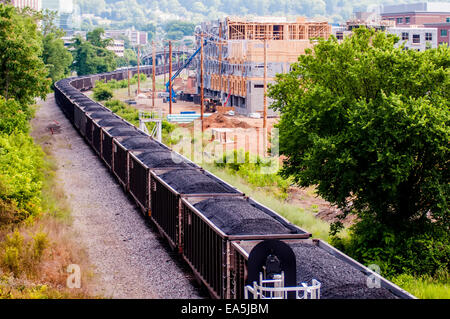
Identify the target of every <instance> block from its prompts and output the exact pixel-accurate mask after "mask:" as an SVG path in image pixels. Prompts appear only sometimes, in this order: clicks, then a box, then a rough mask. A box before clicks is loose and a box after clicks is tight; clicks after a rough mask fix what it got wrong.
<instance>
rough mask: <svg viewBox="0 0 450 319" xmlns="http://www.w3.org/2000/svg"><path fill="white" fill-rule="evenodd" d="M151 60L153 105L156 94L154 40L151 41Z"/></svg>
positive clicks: (153, 104)
mask: <svg viewBox="0 0 450 319" xmlns="http://www.w3.org/2000/svg"><path fill="white" fill-rule="evenodd" d="M152 49H153V50H152V51H153V52H152V61H153V63H152V64H153V72H152V73H153V75H152V78H153V81H152V89H153V94H152V106H153V107H154V106H155V94H156V84H155V79H156V76H155V73H156V50H155V42H154V41H152Z"/></svg>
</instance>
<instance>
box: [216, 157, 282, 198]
mask: <svg viewBox="0 0 450 319" xmlns="http://www.w3.org/2000/svg"><path fill="white" fill-rule="evenodd" d="M276 160H277V159H270V160H267V159H262V158H261V157H260V156H253V155H250V153H249V152H244V151H243V150H239V151H236V150H234V151H231V152H228V153H226V154H223V155H222V159H221V160H220V161H217V160H216V161H214V164H215V166H217V167H221V168H227V169H228V170H230V171H231V172H233V173H234V174H238V175H240V176H241V177H243V178H244V179H245V180H246V181H247V182H249V183H250V184H251V185H253V186H257V187H271V186H275V188H276V189H277V190H279V191H280V194H278V195H279V196H281V197H284V198H285V197H287V190H288V188H289V186H290V181H289V179H284V178H282V177H281V176H280V175H278V174H277V173H266V172H264V171H263V168H269V167H273V166H272V165H276V163H274V161H276Z"/></svg>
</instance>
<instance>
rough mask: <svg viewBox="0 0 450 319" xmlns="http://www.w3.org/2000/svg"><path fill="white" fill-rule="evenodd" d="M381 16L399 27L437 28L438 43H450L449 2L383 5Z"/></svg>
mask: <svg viewBox="0 0 450 319" xmlns="http://www.w3.org/2000/svg"><path fill="white" fill-rule="evenodd" d="M380 16H381V17H382V19H385V20H391V21H395V23H396V25H397V27H408V26H410V25H415V26H417V27H420V26H421V27H424V28H432V29H437V35H436V38H437V44H438V45H440V44H443V43H446V44H447V45H448V44H449V43H450V3H448V2H421V3H411V4H401V5H389V6H382V7H381V12H380ZM428 33H429V32H428Z"/></svg>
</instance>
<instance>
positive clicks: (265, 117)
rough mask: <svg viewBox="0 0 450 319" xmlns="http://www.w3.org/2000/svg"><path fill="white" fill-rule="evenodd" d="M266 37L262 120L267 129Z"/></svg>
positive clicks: (265, 39)
mask: <svg viewBox="0 0 450 319" xmlns="http://www.w3.org/2000/svg"><path fill="white" fill-rule="evenodd" d="M266 93H267V38H264V120H263V128H264V129H267V97H266Z"/></svg>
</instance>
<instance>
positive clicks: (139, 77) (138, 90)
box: [137, 45, 141, 94]
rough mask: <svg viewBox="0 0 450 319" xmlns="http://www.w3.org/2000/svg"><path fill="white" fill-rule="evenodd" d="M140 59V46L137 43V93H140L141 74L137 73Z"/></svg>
mask: <svg viewBox="0 0 450 319" xmlns="http://www.w3.org/2000/svg"><path fill="white" fill-rule="evenodd" d="M140 60H141V46H140V45H138V56H137V74H138V89H137V94H139V93H141V74H140V73H139V64H140Z"/></svg>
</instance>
